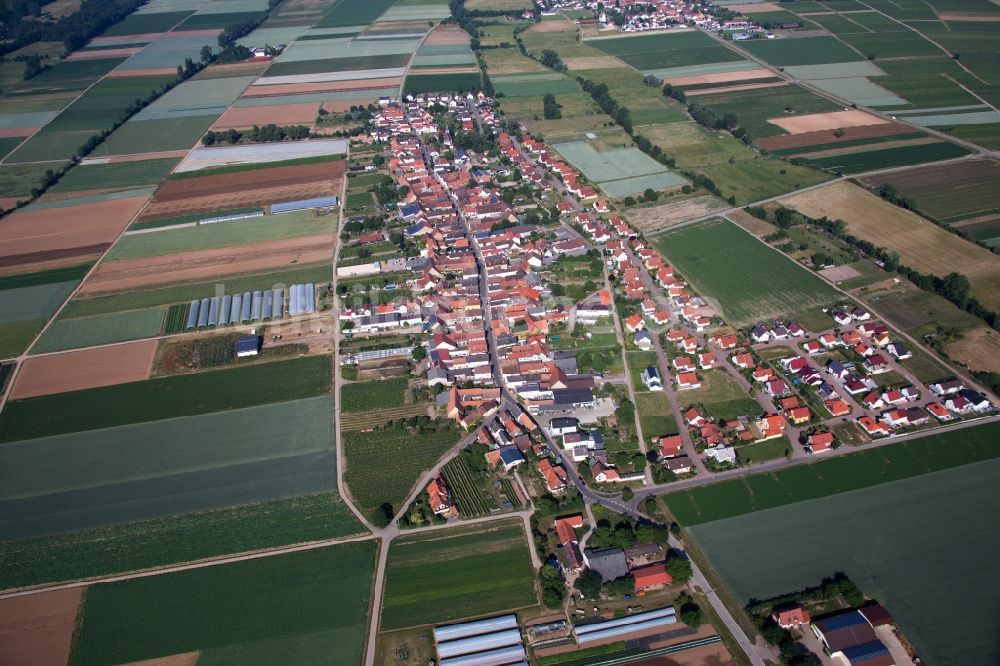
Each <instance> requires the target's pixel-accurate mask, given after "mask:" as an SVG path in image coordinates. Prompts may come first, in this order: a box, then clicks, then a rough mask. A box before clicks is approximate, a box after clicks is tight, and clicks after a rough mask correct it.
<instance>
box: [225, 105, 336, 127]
mask: <svg viewBox="0 0 1000 666" xmlns="http://www.w3.org/2000/svg"><path fill="white" fill-rule="evenodd" d="M319 107H320V103H319V102H303V103H299V104H277V105H274V106H254V107H245V108H237V107H230V108H229V109H228V110H227V111H226V112H225V113H223V114H222V116H220V117H219V119H218V120H217V121H216V122H215V124H214V125H212V129H214V130H226V129H230V128H232V129H241V128H244V127H253V126H254V125H267V124H268V123H274V124H275V125H312V124H313V122H314V121H315V120H316V114H317V112H319Z"/></svg>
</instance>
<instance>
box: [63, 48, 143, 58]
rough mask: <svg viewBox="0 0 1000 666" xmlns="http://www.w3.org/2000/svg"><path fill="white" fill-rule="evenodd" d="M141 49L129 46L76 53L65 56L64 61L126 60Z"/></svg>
mask: <svg viewBox="0 0 1000 666" xmlns="http://www.w3.org/2000/svg"><path fill="white" fill-rule="evenodd" d="M142 49H143V47H142V46H129V47H125V48H120V49H100V50H98V51H76V52H75V53H73V55H70V56H67V58H66V60H67V61H70V60H101V59H103V58H128V57H129V56H134V55H135V54H136V53H138V52H139V51H141V50H142Z"/></svg>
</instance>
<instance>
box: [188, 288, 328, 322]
mask: <svg viewBox="0 0 1000 666" xmlns="http://www.w3.org/2000/svg"><path fill="white" fill-rule="evenodd" d="M295 286H296V285H293V288H294V287H295ZM299 286H302V285H299ZM310 286H312V285H310ZM312 305H313V307H312V309H309V310H307V312H313V311H314V310H315V295H313V300H312ZM284 306H285V290H284V289H268V290H266V291H254V292H249V291H247V292H244V293H242V294H231V295H230V294H226V295H225V296H214V297H212V298H202V299H197V298H196V299H194V300H192V301H191V305H190V307H189V308H188V316H187V329H188V330H192V329H195V328H205V327H206V326H226V325H230V324H232V325H235V324H247V323H250V322H255V321H267V320H269V319H281V318H282V317H283V316H284V313H285V307H284Z"/></svg>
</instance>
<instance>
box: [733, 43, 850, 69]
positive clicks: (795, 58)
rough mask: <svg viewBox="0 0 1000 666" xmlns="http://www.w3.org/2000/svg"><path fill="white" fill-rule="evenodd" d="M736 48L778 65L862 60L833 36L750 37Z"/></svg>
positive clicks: (821, 63) (823, 63)
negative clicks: (751, 38)
mask: <svg viewBox="0 0 1000 666" xmlns="http://www.w3.org/2000/svg"><path fill="white" fill-rule="evenodd" d="M739 47H740V48H743V49H746V50H747V51H749V52H750V53H752V54H754V55H755V56H757V57H758V58H763V59H764V60H767V61H768V62H769V63H771V64H772V65H778V66H787V65H825V64H827V63H834V62H854V61H856V60H863V59H864V57H863V56H860V55H858V54H857V53H855V52H854V51H852V50H851V49H850V48H848V47H847V46H845V45H844V43H843V42H841V41H839V40H838V39H837V38H836V37H825V36H824V37H799V38H795V39H773V40H772V39H753V40H750V41H746V42H740V43H739Z"/></svg>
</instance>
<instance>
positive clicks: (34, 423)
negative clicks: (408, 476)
mask: <svg viewBox="0 0 1000 666" xmlns="http://www.w3.org/2000/svg"><path fill="white" fill-rule="evenodd" d="M331 370H332V366H331V362H330V357H329V356H307V357H303V358H296V359H289V360H287V361H275V362H273V363H258V364H254V365H247V366H243V367H237V368H233V369H230V370H214V371H211V372H201V373H197V374H191V375H175V376H172V377H163V378H159V379H150V380H146V381H141V382H131V383H128V384H118V385H115V386H106V387H102V388H96V389H89V390H86V391H72V392H69V393H57V394H55V395H48V396H42V397H38V398H26V399H24V400H11V401H9V402H8V403H7V404H6V405H5V406H4V410H3V412H0V442H12V441H16V440H21V439H31V438H35V437H47V436H50V435H60V434H65V433H74V432H81V431H84V430H96V429H99V428H110V427H113V426H121V425H128V424H132V423H142V422H144V421H156V420H159V419H169V418H174V417H178V416H194V415H198V414H209V413H211V412H217V411H224V410H229V409H241V408H244V407H254V406H257V405H265V404H269V403H273V402H284V401H289V400H298V399H300V398H311V397H314V396H317V395H321V394H324V393H328V392H329V391H330V378H331Z"/></svg>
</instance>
